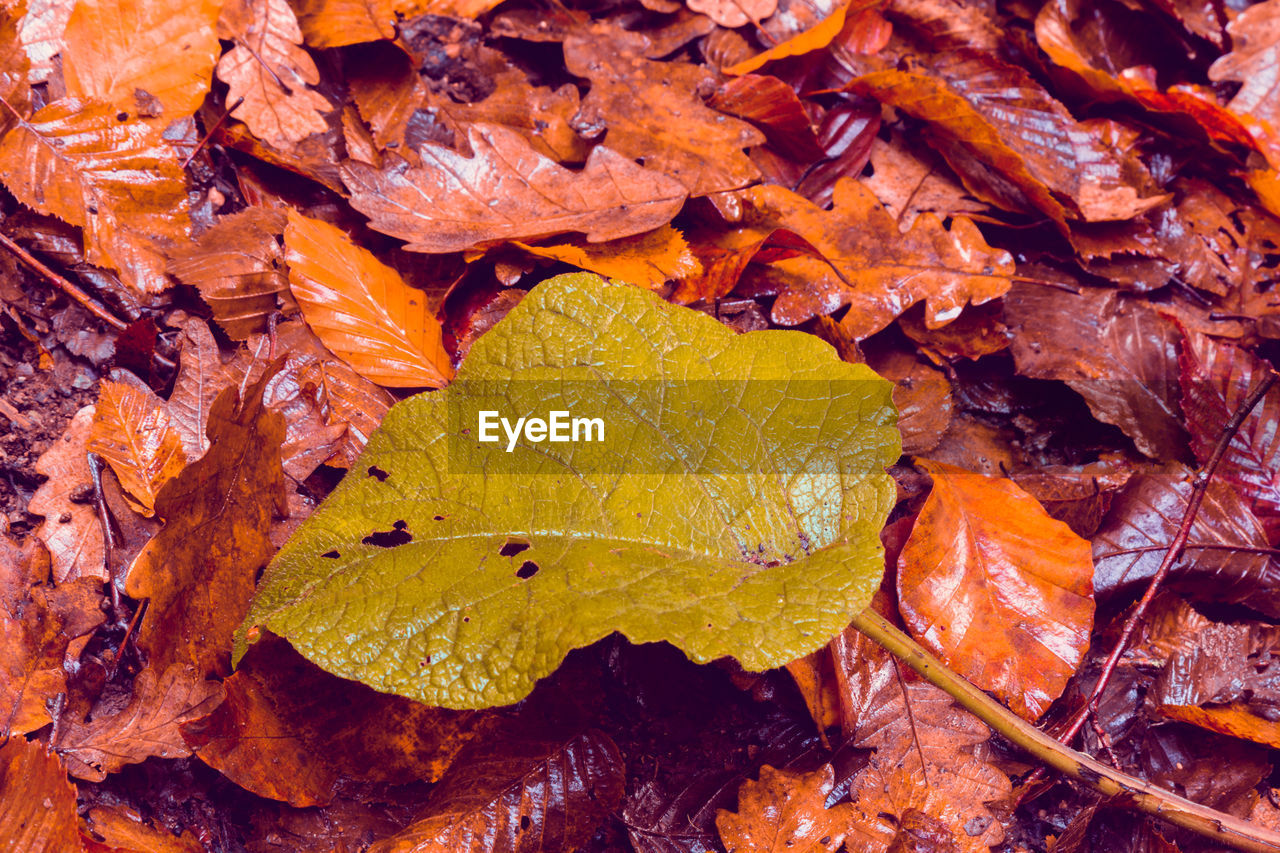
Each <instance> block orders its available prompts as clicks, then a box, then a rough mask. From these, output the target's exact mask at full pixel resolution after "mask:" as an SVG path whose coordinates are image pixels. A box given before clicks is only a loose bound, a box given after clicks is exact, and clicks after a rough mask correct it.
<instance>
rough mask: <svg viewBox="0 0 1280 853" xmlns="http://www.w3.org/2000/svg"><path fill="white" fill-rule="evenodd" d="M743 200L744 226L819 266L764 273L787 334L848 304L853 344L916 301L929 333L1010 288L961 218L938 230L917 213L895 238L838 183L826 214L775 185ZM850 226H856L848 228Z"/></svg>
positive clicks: (796, 262)
mask: <svg viewBox="0 0 1280 853" xmlns="http://www.w3.org/2000/svg"><path fill="white" fill-rule="evenodd" d="M747 199H748V202H749V203H750V205H751V210H752V213H751V218H752V221H753V223H755V224H756V225H757V226H761V225H767V226H772V227H775V228H786V229H788V230H790V231H793V232H794V233H796V234H798V235H800V236H801V237H803V238H804V239H806V240H808V241H809V242H810V243H811V244H813V246H814V247H816V248H817V250H818V251H819V252H820V253H821V254H822V256H823V258H824V259H825V260H826V263H824V262H823V261H822V260H818V259H816V258H812V257H799V258H791V259H788V260H782V261H776V262H774V263H772V264H770V265H769V266H768V267H767V268H766V271H765V273H764V276H765V277H766V278H767V279H768V280H769V281H770V282H771V283H772V284H774V285H776V286H778V287H780V288H781V289H782V293H781V294H780V295H779V297H778V300H777V302H776V303H774V307H773V319H774V321H775V322H778V323H781V324H784V325H794V324H797V323H801V322H804V321H805V320H807V319H809V318H811V317H813V316H815V315H821V314H830V313H832V312H834V311H837V310H839V309H840V308H841V307H843V306H845V305H848V306H850V307H849V311H848V312H847V313H846V314H845V318H844V320H843V324H844V326H845V327H846V329H847V331H848V332H849V334H850V336H851V337H853V338H855V339H861V338H865V337H867V336H869V335H871V334H872V333H874V332H877V331H879V330H880V329H882V328H884V326H885V325H887V324H888V323H890V322H891V321H892V320H893V318H894V317H896V316H898V315H899V314H901V313H902V312H903V311H905V310H906V309H907V308H909V307H911V306H912V305H913V304H915V303H916V302H922V301H923V302H925V322H926V324H927V325H928V326H929V327H930V328H933V327H936V326H940V325H942V324H944V323H946V322H947V321H948V320H953V319H955V318H956V317H957V316H959V314H960V311H961V310H962V309H963V308H964V306H965V305H966V304H969V303H970V302H972V303H973V304H980V303H982V302H986V301H987V300H989V299H994V298H995V297H997V296H1000V295H1002V294H1003V293H1005V291H1007V290H1008V289H1009V286H1010V276H1011V275H1012V274H1013V269H1014V267H1013V259H1012V258H1011V257H1010V256H1009V253H1008V252H1005V251H1003V250H997V249H992V248H991V247H990V246H988V245H987V244H986V241H984V240H983V239H982V235H981V234H980V233H978V229H977V228H976V227H975V226H974V225H973V223H972V222H970V221H969V220H968V219H965V218H964V217H959V216H957V217H955V218H954V219H952V221H951V227H950V229H947V228H944V227H943V225H942V222H941V221H939V220H938V218H937V217H935V216H932V215H930V214H923V215H921V216H920V217H919V218H917V219H916V221H915V223H914V224H913V225H912V228H911V230H910V231H909V232H907V233H906V234H900V233H899V231H898V224H897V223H896V222H894V221H893V219H892V218H891V217H890V216H889V215H888V214H887V213H886V212H885V211H884V209H883V208H882V207H880V205H879V203H878V202H877V201H876V198H875V196H874V195H872V194H871V191H870V190H868V189H866V188H865V187H863V186H862V185H861V184H859V183H858V182H856V181H853V180H851V179H847V178H844V179H841V180H840V181H839V182H837V184H836V187H835V208H834V210H832V211H830V212H828V211H825V210H823V209H821V208H820V207H818V206H817V205H815V204H813V203H812V202H809V201H808V200H806V199H804V198H801V197H800V196H798V195H796V194H795V193H792V192H789V191H788V190H785V189H782V188H781V187H775V186H761V187H753V188H752V189H750V190H748V191H747ZM850 221H856V222H859V223H860V227H858V228H849V227H848V223H849V222H850Z"/></svg>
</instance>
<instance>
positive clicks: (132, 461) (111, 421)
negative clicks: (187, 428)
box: [89, 379, 187, 518]
mask: <svg viewBox="0 0 1280 853" xmlns="http://www.w3.org/2000/svg"><path fill="white" fill-rule="evenodd" d="M89 451H90V452H91V453H97V454H98V455H100V456H101V457H102V458H103V459H105V460H106V461H107V464H108V465H110V466H111V470H112V471H115V472H116V476H117V477H119V478H120V485H121V486H122V487H123V488H124V490H125V492H127V493H128V494H129V496H130V497H132V498H133V500H132V501H131V502H130V503H131V504H132V505H133V506H134V508H135V509H137V510H138V511H139V512H140V513H142V514H143V515H145V516H147V517H148V518H150V517H151V516H152V515H155V505H156V493H157V492H159V491H160V487H161V486H163V485H164V484H165V483H166V482H168V481H169V480H170V479H172V478H173V477H175V476H177V474H178V472H179V471H181V470H182V468H183V466H185V465H186V464H187V456H186V454H185V453H184V452H183V450H182V439H181V438H180V437H179V435H178V431H177V429H176V428H174V426H173V424H172V422H171V421H170V418H169V410H168V408H167V407H166V406H165V404H164V402H163V401H162V400H160V398H159V397H156V396H155V395H154V394H151V393H148V392H147V391H143V390H141V389H139V388H135V387H133V386H132V385H127V384H125V383H123V382H113V381H111V380H110V379H104V380H103V381H102V384H101V386H100V387H99V388H98V405H97V407H96V410H95V411H94V415H93V431H92V432H91V433H90V436H89Z"/></svg>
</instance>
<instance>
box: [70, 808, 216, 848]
mask: <svg viewBox="0 0 1280 853" xmlns="http://www.w3.org/2000/svg"><path fill="white" fill-rule="evenodd" d="M84 827H85V830H86V832H85V835H87V836H89V837H90V838H91V839H93V840H89V839H86V848H87V853H205V849H204V846H203V845H201V844H200V842H199V841H197V840H196V837H195V835H193V834H192V833H191V831H190V830H186V831H184V832H183V833H182V835H180V836H175V835H174V834H173V833H172V832H170V831H169V830H168V829H165V828H163V827H154V826H151V825H150V824H148V823H147V822H146V821H144V820H143V818H142V815H140V814H138V813H137V812H136V811H134V810H133V809H131V808H129V807H128V806H97V807H95V808H92V809H90V810H89V811H88V813H87V814H85V815H84ZM98 839H101V841H99V840H98Z"/></svg>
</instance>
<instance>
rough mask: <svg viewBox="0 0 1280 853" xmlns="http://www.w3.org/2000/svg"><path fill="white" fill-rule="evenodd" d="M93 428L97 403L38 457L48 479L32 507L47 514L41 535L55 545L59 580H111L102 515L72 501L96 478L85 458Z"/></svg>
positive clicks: (52, 549)
mask: <svg viewBox="0 0 1280 853" xmlns="http://www.w3.org/2000/svg"><path fill="white" fill-rule="evenodd" d="M92 430H93V406H85V407H84V408H83V409H81V410H80V411H78V412H76V413H75V415H74V416H73V417H72V418H71V422H70V423H69V424H67V428H66V430H65V431H64V432H63V433H62V435H61V436H60V437H59V438H58V440H57V441H55V442H54V443H53V445H52V446H51V447H50V448H49V449H48V450H46V451H45V452H44V453H43V454H41V456H40V458H39V459H37V460H36V473H37V474H43V475H44V476H45V477H48V479H47V480H46V481H45V482H44V484H43V485H41V486H40V488H38V489H36V493H35V494H34V495H32V496H31V503H30V504H29V505H28V507H27V510H28V511H29V512H31V513H32V514H33V515H43V516H44V522H43V523H42V524H41V525H40V526H39V527H38V528H36V536H38V537H39V538H40V539H41V540H42V541H43V542H44V544H45V545H46V546H47V547H48V548H49V554H50V555H51V556H52V559H53V579H54V581H56V582H57V583H64V582H66V581H70V580H75V579H76V578H97V579H98V580H103V581H105V580H107V579H108V577H107V567H106V556H105V552H104V550H103V547H102V525H101V524H99V522H98V514H97V512H95V511H94V508H93V506H92V505H90V504H86V503H77V502H76V501H74V500H72V496H73V495H74V494H76V493H77V492H78V491H80V490H82V489H85V488H88V487H89V485H90V483H91V481H92V478H91V476H90V473H89V463H88V461H86V459H85V454H86V453H88V450H89V448H88V444H89V437H90V434H91V433H92Z"/></svg>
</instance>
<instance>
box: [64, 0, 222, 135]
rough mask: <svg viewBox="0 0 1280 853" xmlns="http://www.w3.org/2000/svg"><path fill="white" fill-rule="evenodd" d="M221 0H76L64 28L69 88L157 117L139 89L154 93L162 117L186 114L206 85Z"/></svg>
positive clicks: (85, 96)
mask: <svg viewBox="0 0 1280 853" xmlns="http://www.w3.org/2000/svg"><path fill="white" fill-rule="evenodd" d="M218 8H219V3H217V2H215V0H200V2H197V3H185V2H173V0H141V2H132V3H120V2H118V0H78V2H76V4H75V10H74V11H73V12H72V13H71V18H70V19H69V20H68V21H67V29H66V33H65V35H64V38H65V39H66V47H65V49H64V50H63V51H62V70H63V74H64V75H65V76H66V80H67V94H69V95H71V96H72V97H75V98H83V99H87V100H98V101H104V102H106V103H108V104H111V105H112V106H113V107H115V108H116V109H118V110H122V111H124V112H127V113H129V114H131V115H138V114H139V113H140V114H142V115H144V116H147V117H149V118H154V117H155V112H154V110H153V109H152V108H151V107H150V105H149V102H148V101H146V99H145V98H143V97H141V96H139V95H138V94H136V93H138V92H142V93H145V94H146V95H148V96H150V97H151V98H155V99H158V100H159V101H160V103H161V105H162V106H163V112H162V115H163V117H164V120H165V122H166V123H167V122H172V121H175V120H176V119H180V118H183V117H184V116H189V115H191V114H192V113H194V112H195V111H196V108H197V107H199V106H200V102H201V101H203V100H204V96H205V94H206V93H208V91H209V84H210V82H211V76H212V74H213V65H214V61H215V60H216V59H217V56H218V38H217V36H216V34H215V33H214V24H216V23H217V20H218Z"/></svg>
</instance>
